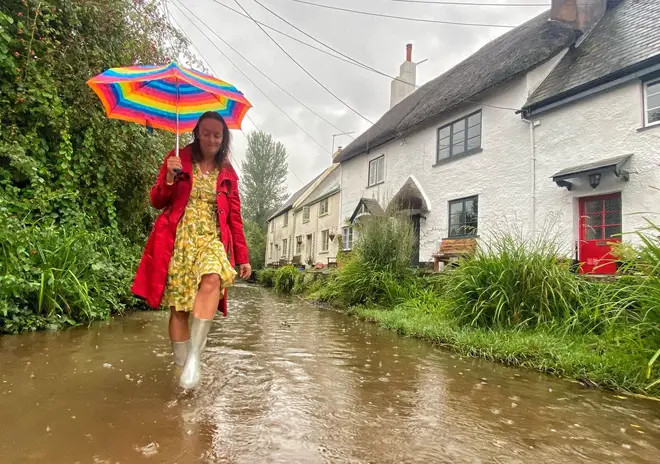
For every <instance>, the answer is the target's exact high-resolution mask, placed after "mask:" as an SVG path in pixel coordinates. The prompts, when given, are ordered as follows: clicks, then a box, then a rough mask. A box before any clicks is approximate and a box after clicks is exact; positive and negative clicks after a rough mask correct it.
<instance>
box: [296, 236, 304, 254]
mask: <svg viewBox="0 0 660 464" xmlns="http://www.w3.org/2000/svg"><path fill="white" fill-rule="evenodd" d="M298 239H300V241H298ZM302 247H303V236H302V235H298V236H297V237H296V256H297V255H301V254H302Z"/></svg>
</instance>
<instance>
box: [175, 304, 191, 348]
mask: <svg viewBox="0 0 660 464" xmlns="http://www.w3.org/2000/svg"><path fill="white" fill-rule="evenodd" d="M189 315H190V313H189V312H187V311H177V310H176V309H175V308H174V306H171V307H170V340H172V341H173V342H185V341H186V340H189V339H190V327H189V326H188V318H189V317H188V316H189Z"/></svg>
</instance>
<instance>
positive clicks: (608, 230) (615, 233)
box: [605, 226, 621, 238]
mask: <svg viewBox="0 0 660 464" xmlns="http://www.w3.org/2000/svg"><path fill="white" fill-rule="evenodd" d="M620 233H621V226H607V227H605V238H620V236H619V234H620Z"/></svg>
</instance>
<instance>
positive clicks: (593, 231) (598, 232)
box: [586, 227, 603, 240]
mask: <svg viewBox="0 0 660 464" xmlns="http://www.w3.org/2000/svg"><path fill="white" fill-rule="evenodd" d="M586 238H587V240H602V238H603V228H602V227H596V228H588V229H587V234H586Z"/></svg>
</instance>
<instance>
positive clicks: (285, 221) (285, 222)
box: [282, 213, 289, 228]
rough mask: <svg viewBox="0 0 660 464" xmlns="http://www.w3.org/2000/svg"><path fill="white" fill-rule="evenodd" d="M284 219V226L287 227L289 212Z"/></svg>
mask: <svg viewBox="0 0 660 464" xmlns="http://www.w3.org/2000/svg"><path fill="white" fill-rule="evenodd" d="M282 220H283V221H284V225H283V226H282V228H284V227H287V226H288V225H289V213H286V214H285V215H284V218H283V219H282Z"/></svg>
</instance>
